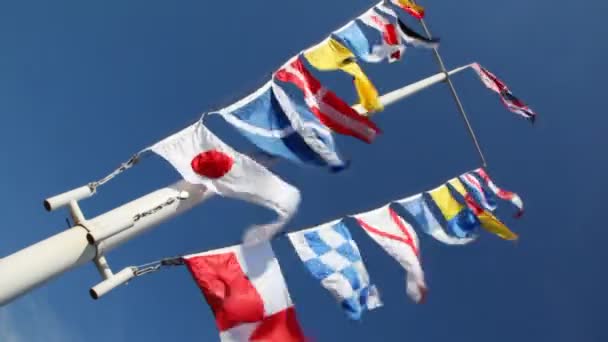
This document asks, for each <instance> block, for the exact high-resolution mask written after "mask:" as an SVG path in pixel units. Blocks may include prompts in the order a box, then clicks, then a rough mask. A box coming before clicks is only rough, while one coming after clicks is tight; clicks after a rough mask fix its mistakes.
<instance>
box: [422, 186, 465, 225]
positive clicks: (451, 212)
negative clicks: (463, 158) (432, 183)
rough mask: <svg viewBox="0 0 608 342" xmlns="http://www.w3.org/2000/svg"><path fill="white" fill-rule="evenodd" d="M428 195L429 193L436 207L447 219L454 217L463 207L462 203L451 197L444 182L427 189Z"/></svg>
mask: <svg viewBox="0 0 608 342" xmlns="http://www.w3.org/2000/svg"><path fill="white" fill-rule="evenodd" d="M429 195H431V198H432V199H433V201H434V202H435V204H437V207H438V208H439V210H440V211H441V213H442V214H443V217H445V219H446V220H447V221H449V220H451V219H453V218H454V217H456V215H458V214H459V213H460V212H461V211H462V209H464V205H462V204H460V203H459V202H458V201H457V200H455V199H454V197H452V194H450V189H448V187H447V186H445V184H444V185H442V186H440V187H438V188H435V189H433V190H431V191H429Z"/></svg>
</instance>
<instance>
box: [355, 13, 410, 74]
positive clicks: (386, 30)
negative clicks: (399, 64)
mask: <svg viewBox="0 0 608 342" xmlns="http://www.w3.org/2000/svg"><path fill="white" fill-rule="evenodd" d="M379 6H382V7H381V8H380V9H385V10H387V11H391V12H392V10H391V9H389V8H386V7H385V6H384V5H381V4H380V5H377V6H374V7H372V8H370V9H369V10H368V11H366V12H365V13H363V14H362V15H360V16H359V18H358V19H359V20H361V21H362V22H363V23H364V24H365V25H367V26H369V27H371V28H373V29H375V30H376V31H378V32H380V34H381V35H382V42H383V43H384V46H383V49H385V50H387V49H388V50H391V51H392V52H391V54H390V55H389V57H388V61H389V62H390V63H392V62H396V61H398V60H400V59H401V56H402V55H403V51H404V50H405V46H403V45H402V44H401V39H400V37H399V32H398V31H397V27H395V24H394V23H392V22H391V21H389V20H388V19H387V18H385V17H384V15H383V14H381V13H379V12H378V11H377V10H376V9H377V8H379ZM392 13H394V12H392ZM395 16H396V14H395Z"/></svg>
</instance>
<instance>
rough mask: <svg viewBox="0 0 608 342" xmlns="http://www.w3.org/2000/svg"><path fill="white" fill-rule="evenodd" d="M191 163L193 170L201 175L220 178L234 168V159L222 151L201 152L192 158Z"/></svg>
mask: <svg viewBox="0 0 608 342" xmlns="http://www.w3.org/2000/svg"><path fill="white" fill-rule="evenodd" d="M190 165H191V166H192V170H194V172H196V174H198V175H200V176H203V177H207V178H220V177H222V176H224V175H225V174H227V173H228V172H229V171H230V169H232V165H234V160H233V159H232V158H231V157H230V156H229V155H227V154H225V153H223V152H221V151H218V150H210V151H205V152H201V153H199V154H198V155H197V156H196V157H194V158H193V159H192V162H191V163H190Z"/></svg>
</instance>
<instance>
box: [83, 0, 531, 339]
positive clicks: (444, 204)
mask: <svg viewBox="0 0 608 342" xmlns="http://www.w3.org/2000/svg"><path fill="white" fill-rule="evenodd" d="M397 9H401V10H403V11H404V12H405V13H407V14H409V15H411V16H412V17H414V18H416V19H422V18H423V17H424V16H425V10H424V8H423V7H421V6H419V5H417V4H415V3H413V2H411V1H409V0H384V1H380V2H379V3H377V4H375V5H374V6H372V7H371V8H370V9H368V10H366V11H365V12H364V13H362V14H361V15H359V16H357V17H356V18H354V19H353V20H351V21H350V22H348V23H347V24H346V25H344V26H343V27H341V28H339V29H338V30H335V31H333V32H331V33H330V34H329V35H328V36H327V37H326V38H324V39H323V40H322V41H321V42H319V43H317V44H315V45H313V46H312V47H310V48H307V49H305V50H302V51H301V52H299V53H298V54H296V55H295V56H293V57H291V58H290V59H289V60H288V61H287V62H285V63H284V64H283V65H281V66H280V67H279V68H278V69H277V70H276V71H275V72H274V73H273V74H272V77H271V78H270V79H269V80H268V81H267V82H266V83H265V84H264V85H263V86H262V87H260V88H259V89H257V90H255V91H253V92H251V93H250V94H248V95H247V96H245V97H244V98H242V99H241V100H239V101H237V102H235V103H233V104H231V105H229V106H227V107H224V108H222V109H219V110H216V111H212V112H208V113H205V114H203V116H202V117H201V118H200V119H199V120H197V121H196V122H195V123H193V124H192V125H189V126H188V127H186V128H184V129H182V130H181V131H179V132H177V133H175V134H172V135H170V136H168V137H166V138H164V139H162V140H161V141H159V142H157V143H155V144H153V145H152V146H150V147H148V148H146V149H144V150H142V151H140V152H138V153H137V154H135V155H134V156H133V157H132V158H131V159H130V160H129V161H127V162H126V163H123V164H122V165H121V167H120V168H118V169H117V170H115V171H113V172H112V173H110V174H109V175H108V176H106V177H104V178H102V179H101V180H99V181H97V182H93V183H90V187H91V188H92V190H95V189H96V188H97V187H98V186H100V185H102V184H104V183H106V182H108V181H109V180H111V179H112V178H113V177H115V176H117V175H118V174H120V173H121V172H123V171H125V170H127V169H129V168H131V167H132V166H133V165H135V164H136V163H137V162H138V161H139V159H140V157H141V156H142V155H144V154H147V153H148V152H150V153H154V154H156V155H158V156H160V157H162V158H163V159H164V160H166V161H167V162H169V163H170V164H171V165H172V166H173V167H174V168H175V170H176V171H177V172H178V173H179V174H180V175H181V176H182V177H183V179H184V180H186V181H187V182H189V183H191V184H195V185H200V186H201V187H204V188H205V189H207V190H208V191H210V192H212V193H214V194H217V195H221V196H225V197H230V198H237V199H241V200H244V201H247V202H251V203H254V204H257V205H260V206H264V207H266V208H269V209H271V210H272V211H274V212H275V213H276V215H277V218H276V220H274V221H273V222H269V223H259V224H256V225H253V226H252V227H249V228H248V229H247V230H246V231H245V233H244V235H243V241H242V244H240V245H236V246H231V247H226V248H221V249H218V250H213V251H207V252H203V253H198V254H192V255H187V256H184V257H181V258H179V259H180V262H181V263H183V264H184V265H185V266H186V267H187V268H188V270H189V271H190V273H191V274H192V277H193V279H194V280H195V282H196V284H197V285H198V287H199V288H200V289H201V291H202V294H203V296H204V297H205V299H206V301H207V303H208V304H209V306H210V307H211V309H212V311H213V313H214V316H215V319H216V324H217V327H218V330H219V332H220V338H221V340H222V341H281V342H283V341H287V342H289V341H294V342H295V341H306V340H307V338H306V336H305V335H304V332H303V329H302V328H301V326H300V324H299V323H298V320H297V316H296V312H295V308H294V304H293V301H292V299H291V297H290V294H289V291H288V287H287V283H286V281H285V279H284V277H283V275H282V272H281V269H280V266H279V262H278V260H277V258H276V256H275V255H274V252H273V250H272V246H271V241H272V240H273V238H274V237H276V236H277V235H278V234H279V233H280V232H281V230H282V229H283V227H284V226H285V225H286V224H287V223H288V222H289V221H290V219H291V218H292V217H293V216H294V214H295V213H296V212H297V210H298V207H299V204H300V201H301V196H300V191H299V190H298V189H297V188H296V187H294V186H293V185H291V184H289V183H287V182H286V181H284V180H283V179H282V178H280V177H279V176H278V175H276V174H274V173H273V172H272V171H270V170H269V169H268V168H267V167H266V166H264V163H262V162H258V161H256V160H255V159H254V158H251V157H250V156H248V155H246V154H243V153H241V152H239V151H236V150H235V149H233V148H232V147H231V146H230V145H228V144H227V143H225V142H224V141H222V140H221V139H220V138H219V137H218V136H216V135H215V134H214V133H213V132H212V131H211V130H210V129H209V128H207V127H206V126H205V123H204V120H205V118H206V117H207V115H219V116H220V117H222V118H223V119H224V120H225V121H226V122H227V123H229V124H230V125H232V126H233V127H234V128H235V129H236V130H237V131H238V132H239V133H240V134H242V135H243V136H244V137H245V138H246V139H248V140H249V141H250V142H251V143H252V144H253V145H255V146H256V147H257V148H258V149H259V150H260V151H261V152H263V153H264V154H265V155H268V156H271V157H272V158H276V159H285V160H289V161H290V162H293V163H296V164H302V165H304V164H306V165H315V166H318V167H325V168H328V169H329V170H331V171H332V172H340V171H343V170H345V169H346V168H348V166H349V161H348V160H346V159H345V158H344V157H343V156H342V155H341V154H340V153H339V150H338V147H337V146H336V142H335V140H334V134H342V135H347V136H351V137H353V138H356V139H359V140H361V141H363V142H365V143H372V142H373V141H374V140H375V139H376V138H377V137H378V135H380V134H381V132H382V131H381V128H380V127H378V126H377V125H376V123H375V122H374V121H373V120H372V117H373V114H374V113H378V112H380V111H382V110H383V109H384V108H383V104H382V102H381V101H380V96H379V94H378V91H377V90H376V87H375V86H374V84H373V83H372V81H371V80H370V79H369V78H368V76H367V74H366V73H365V72H364V70H363V68H362V67H361V65H359V63H358V62H359V61H363V62H365V63H380V62H384V61H387V62H388V63H394V62H397V61H399V60H401V59H403V58H404V55H405V52H406V49H407V48H408V47H415V48H427V49H436V48H437V47H438V46H439V43H440V40H439V38H434V37H424V36H423V35H421V34H419V33H418V32H416V31H415V30H414V29H412V28H410V27H408V26H407V25H406V24H405V23H404V22H403V21H402V20H401V19H400V17H399V14H398V13H397V11H396V10H397ZM469 67H470V68H472V69H473V70H474V71H475V72H476V74H477V75H478V76H479V78H480V79H481V81H482V83H483V84H484V85H485V86H486V87H487V88H489V89H491V90H492V91H494V92H496V93H498V94H499V96H500V99H501V101H502V102H503V104H504V105H505V106H506V107H507V109H509V110H510V111H512V112H514V113H516V114H519V115H521V116H523V117H525V118H526V119H528V120H530V121H532V122H534V120H535V118H536V113H535V112H534V111H532V109H530V108H529V107H528V106H527V105H526V104H524V103H523V102H522V101H521V100H519V99H518V98H517V97H515V96H514V95H513V94H512V93H511V91H510V90H509V88H508V87H507V86H506V85H505V84H504V83H503V82H502V81H501V80H499V79H498V78H497V77H496V76H495V75H493V74H492V73H491V72H489V71H488V70H487V69H485V68H483V67H482V66H480V65H479V64H478V63H473V64H471V65H470V66H469ZM314 70H316V71H320V72H330V71H340V72H344V73H346V74H348V75H350V76H351V77H352V81H353V85H354V88H355V92H356V94H357V96H358V101H359V103H358V105H356V106H351V105H349V104H348V103H347V102H346V101H344V100H343V99H342V98H341V97H340V96H339V95H338V94H336V93H335V92H334V91H332V90H331V89H328V88H327V87H325V86H324V85H323V84H322V83H321V82H320V81H319V79H317V78H316V77H315V73H314ZM359 106H360V107H362V108H363V110H362V111H357V110H355V109H354V108H356V107H359ZM498 200H503V201H507V202H509V203H511V204H512V205H513V206H514V207H515V208H516V212H515V217H516V218H519V217H521V216H522V214H523V212H524V205H523V201H522V200H521V198H520V197H519V196H518V195H517V194H516V193H513V192H510V191H507V190H504V189H501V188H500V187H498V186H497V185H496V184H495V183H494V182H493V181H492V179H491V178H490V176H489V175H488V173H487V172H486V171H485V170H484V169H483V168H479V169H476V170H473V171H470V172H466V173H464V174H462V175H460V176H458V177H455V178H452V179H450V180H449V181H447V182H445V183H443V184H441V185H440V186H438V187H436V188H434V189H430V190H428V191H425V192H422V193H419V194H416V195H413V196H410V197H407V198H403V199H399V200H395V201H392V202H390V203H387V204H385V205H383V206H381V207H379V208H376V209H374V210H371V211H368V212H364V213H359V214H355V215H350V216H347V217H343V218H340V219H337V220H333V221H331V222H327V223H323V224H320V225H318V226H315V227H311V228H308V229H304V230H300V231H293V232H290V233H288V234H286V235H287V237H288V239H289V241H290V242H291V244H292V246H293V248H294V250H295V252H296V254H297V255H298V256H299V258H300V259H301V261H302V262H303V264H304V266H305V268H306V269H307V271H308V272H309V273H310V274H311V276H312V277H314V278H315V279H317V280H318V281H320V283H321V285H322V286H323V287H324V288H326V289H327V290H328V291H329V292H330V293H331V294H332V295H333V297H335V298H336V300H337V301H338V303H339V306H340V307H341V308H342V309H343V310H344V312H345V314H346V316H347V317H348V318H350V319H353V320H359V319H361V317H362V315H363V313H364V312H366V311H371V310H374V309H377V308H380V307H381V306H382V305H383V304H382V300H381V297H380V291H379V289H378V288H377V287H376V286H375V285H374V283H373V281H372V277H371V275H373V274H370V273H369V272H368V270H367V268H366V266H365V264H364V254H363V253H361V251H360V249H359V247H358V245H357V243H356V242H355V240H354V239H353V236H352V235H351V231H350V229H351V228H353V227H358V228H359V229H362V230H363V231H364V232H365V233H366V234H367V235H368V236H369V237H370V238H371V239H372V240H374V241H375V242H376V243H377V244H378V245H379V246H380V247H382V249H384V250H385V251H386V253H387V254H388V255H390V256H391V257H392V258H393V259H395V261H397V263H398V264H399V265H401V267H402V268H403V269H404V270H405V272H406V276H405V289H406V293H407V295H408V296H409V297H410V298H411V299H412V300H413V301H414V302H416V303H422V302H424V300H425V298H426V296H427V293H428V286H427V283H426V280H425V276H424V269H423V264H422V252H421V246H420V240H419V238H418V235H417V233H418V232H423V233H424V234H427V235H429V236H431V237H432V238H434V239H435V240H437V241H439V242H441V243H443V244H447V245H466V244H469V243H471V242H473V241H475V240H477V239H478V237H479V235H480V234H481V232H482V231H487V232H489V233H491V234H493V235H496V236H498V237H499V238H501V239H504V240H510V241H513V240H517V239H518V235H517V234H516V233H514V232H513V231H511V230H510V229H509V228H508V227H507V226H506V225H505V224H504V223H503V222H502V221H501V220H500V219H499V218H498V217H497V216H496V215H495V211H496V209H497V204H498Z"/></svg>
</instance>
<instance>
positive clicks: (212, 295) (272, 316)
mask: <svg viewBox="0 0 608 342" xmlns="http://www.w3.org/2000/svg"><path fill="white" fill-rule="evenodd" d="M184 261H185V264H186V266H187V267H188V270H189V271H190V273H191V274H192V277H193V278H194V281H195V282H196V284H197V285H198V287H199V288H200V289H201V291H202V292H203V296H204V297H205V299H206V300H207V303H208V304H209V306H210V307H211V310H212V311H213V314H214V316H215V322H216V324H217V327H218V329H219V331H220V339H221V341H222V342H247V341H258V342H262V341H263V342H304V341H307V339H306V337H305V336H304V333H303V332H302V329H301V327H300V324H299V323H298V319H297V317H296V312H295V308H294V306H293V303H292V301H291V298H290V296H289V292H288V290H287V285H286V284H285V279H284V278H283V274H282V273H281V268H280V266H279V263H278V261H277V259H276V257H275V255H274V252H273V251H272V247H271V246H270V244H269V243H267V242H266V243H260V244H258V245H255V246H252V247H244V246H240V245H239V246H232V247H226V248H222V249H217V250H214V251H209V252H204V253H200V254H193V255H188V256H185V257H184Z"/></svg>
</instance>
